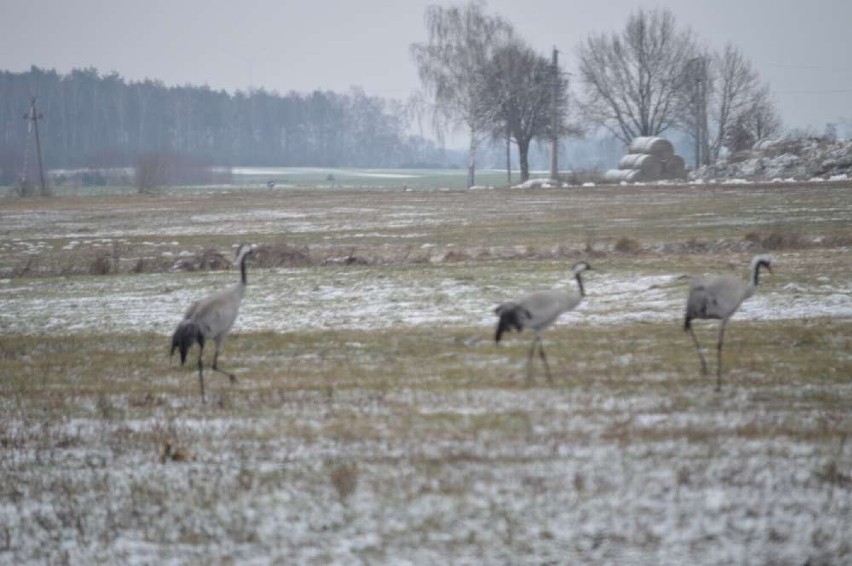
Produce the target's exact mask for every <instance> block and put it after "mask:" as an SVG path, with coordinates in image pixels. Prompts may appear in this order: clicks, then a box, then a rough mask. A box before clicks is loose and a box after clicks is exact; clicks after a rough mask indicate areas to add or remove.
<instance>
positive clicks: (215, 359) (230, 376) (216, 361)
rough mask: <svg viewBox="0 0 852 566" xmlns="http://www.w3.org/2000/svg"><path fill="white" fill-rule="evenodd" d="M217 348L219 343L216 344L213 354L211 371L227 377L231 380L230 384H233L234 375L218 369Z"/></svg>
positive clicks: (235, 379) (235, 377) (235, 378)
mask: <svg viewBox="0 0 852 566" xmlns="http://www.w3.org/2000/svg"><path fill="white" fill-rule="evenodd" d="M219 347H220V343H219V342H216V351H215V352H213V369H214V370H215V371H218V372H219V373H223V374H225V375H227V376H228V378H229V379H230V380H231V383H234V382H235V381H237V376H236V375H234V374H232V373H229V372H227V371H225V370H221V369H219Z"/></svg>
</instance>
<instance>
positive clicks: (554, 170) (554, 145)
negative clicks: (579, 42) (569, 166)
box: [550, 47, 559, 179]
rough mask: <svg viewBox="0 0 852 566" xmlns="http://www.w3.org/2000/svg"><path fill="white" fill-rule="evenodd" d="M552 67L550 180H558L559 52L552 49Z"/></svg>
mask: <svg viewBox="0 0 852 566" xmlns="http://www.w3.org/2000/svg"><path fill="white" fill-rule="evenodd" d="M551 62H552V65H553V70H552V73H553V74H552V76H551V80H552V81H553V85H552V88H553V91H552V96H553V101H552V105H553V107H552V108H551V111H552V113H553V114H552V115H551V123H550V178H551V179H559V51H558V50H557V49H556V47H554V48H553V58H552V60H551Z"/></svg>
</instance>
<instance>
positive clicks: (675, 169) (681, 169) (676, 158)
mask: <svg viewBox="0 0 852 566" xmlns="http://www.w3.org/2000/svg"><path fill="white" fill-rule="evenodd" d="M660 176H661V177H662V178H663V179H685V178H686V161H684V159H683V157H681V156H680V155H672V156H671V157H670V158H668V159H666V160H665V161H664V162H663V168H662V172H661V174H660Z"/></svg>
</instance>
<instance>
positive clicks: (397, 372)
mask: <svg viewBox="0 0 852 566" xmlns="http://www.w3.org/2000/svg"><path fill="white" fill-rule="evenodd" d="M849 217H852V189H849V188H843V187H837V186H834V187H795V186H784V187H779V188H777V189H767V188H754V187H732V186H725V187H709V186H708V187H705V188H700V189H699V188H695V187H692V188H677V187H660V188H654V187H643V188H641V189H630V188H624V187H618V188H606V189H604V188H586V189H582V190H581V189H571V190H569V191H559V190H531V191H474V192H472V193H452V192H451V193H446V192H438V191H435V192H417V193H403V192H398V193H390V192H388V191H386V190H384V191H377V192H375V193H373V192H370V191H364V192H356V193H350V192H347V191H334V190H330V189H327V190H323V191H317V192H314V193H312V192H310V191H304V192H293V193H292V194H287V195H286V197H282V196H281V194H280V193H275V192H268V193H267V192H263V191H257V190H254V191H251V193H250V194H247V195H241V194H239V192H238V191H232V192H230V193H223V192H222V191H219V192H216V193H212V192H211V193H205V192H203V191H200V192H197V193H192V194H186V195H179V196H176V195H161V196H153V197H151V196H145V197H134V196H128V197H115V198H113V199H111V200H110V199H106V200H95V199H55V200H52V201H38V202H31V203H27V202H22V201H0V223H2V226H3V230H4V232H3V237H2V239H0V273H2V274H3V275H2V277H3V278H2V279H0V373H2V379H0V415H1V416H0V483H2V485H3V488H2V490H0V494H2V495H0V563H9V564H20V563H28V562H37V563H41V562H48V563H65V562H68V563H75V564H77V563H131V564H135V563H146V564H147V563H173V564H179V563H180V564H185V563H205V562H213V563H240V564H244V563H247V564H265V563H270V562H282V563H298V564H302V563H310V564H328V563H334V564H355V563H389V564H435V563H458V564H495V563H497V564H542V563H559V564H564V563H594V564H683V563H686V562H691V563H698V564H770V563H771V564H804V563H809V564H843V563H852V542H850V540H852V539H850V537H849V533H850V532H852V452H850V447H849V446H848V442H847V438H848V437H849V436H850V434H852V409H850V407H852V269H850V267H849V265H850V263H849V259H848V258H849V252H850V249H849V246H850V242H852V233H850V232H852V229H850V226H849V222H848V218H849ZM285 237H286V241H287V242H288V244H290V245H292V246H293V247H294V249H300V250H301V249H304V250H306V255H307V256H309V257H310V259H311V261H310V262H309V263H308V264H307V265H301V266H289V267H288V266H275V267H269V266H267V267H264V266H259V265H252V266H250V268H249V284H250V287H249V290H248V292H247V295H246V298H245V302H244V305H243V311H242V313H241V316H240V318H239V320H238V322H237V324H236V327H235V328H234V332H233V335H232V336H231V337H230V338H229V339H228V341H227V342H226V345H225V350H224V352H223V354H222V357H221V359H220V363H221V364H222V365H223V366H224V367H225V368H227V369H229V370H233V371H235V372H236V373H237V375H238V377H239V379H238V381H237V383H236V384H235V385H234V386H231V385H229V384H228V382H227V378H225V377H223V376H221V375H218V374H215V373H213V372H209V371H208V373H207V376H206V381H207V386H208V397H209V403H208V404H207V405H202V404H201V403H200V400H199V396H198V389H197V380H196V376H195V371H194V369H192V368H191V367H187V368H182V369H181V368H178V367H177V365H176V364H174V363H172V364H171V365H170V364H169V359H168V356H167V346H168V334H169V333H170V332H171V331H172V329H173V328H174V325H175V324H176V322H177V321H178V319H179V318H180V316H181V314H182V312H183V310H184V309H185V307H186V306H187V305H188V304H189V303H190V301H192V300H193V299H194V298H197V297H199V296H202V295H204V294H205V293H208V292H210V291H213V290H215V289H219V288H221V287H223V286H225V285H229V284H231V283H232V282H234V281H235V280H236V277H237V274H236V272H235V271H233V270H218V271H195V272H187V271H180V270H177V269H178V268H177V267H176V266H179V265H182V264H181V263H180V262H181V261H184V260H190V259H193V258H196V257H198V256H199V254H200V253H201V251H202V250H205V249H209V248H214V249H218V250H219V251H221V252H222V253H223V254H225V255H227V254H228V253H229V250H230V247H231V245H232V244H234V243H235V242H237V241H246V240H250V241H254V242H256V243H258V244H261V245H269V246H274V245H280V241H281V239H282V238H285ZM761 246H775V247H774V248H773V249H770V250H768V251H769V252H770V253H772V254H773V257H774V264H773V267H774V274H772V275H768V274H766V275H764V276H763V277H762V279H761V283H762V285H761V288H760V289H759V290H758V292H757V294H756V295H755V296H754V297H753V298H752V299H750V300H749V301H748V302H747V303H745V304H744V306H743V308H742V310H741V311H740V312H739V313H738V314H737V316H736V317H735V319H734V321H733V322H732V324H731V326H730V328H729V331H728V342H727V345H726V351H725V378H724V381H725V388H724V390H723V392H722V393H714V392H713V383H712V381H713V378H711V377H702V376H701V375H700V374H699V372H698V371H697V370H698V363H697V359H696V356H695V353H694V351H693V349H692V344H691V341H690V340H689V337H688V335H686V334H684V333H683V331H682V328H681V326H682V321H681V309H682V306H683V302H684V299H685V294H686V289H687V286H688V278H687V275H689V274H701V273H704V272H709V271H727V272H734V273H740V274H741V275H743V276H744V275H745V271H744V270H745V266H746V265H747V263H748V259H749V257H750V256H751V255H752V254H753V253H756V252H758V251H767V250H764V249H762V248H760V247H761ZM619 250H621V251H619ZM355 256H357V257H358V258H362V259H363V262H362V263H363V264H359V263H355V264H353V265H346V264H345V262H341V261H338V258H339V257H344V258H345V257H355ZM98 258H101V259H103V258H107V259H108V260H109V261H112V262H113V263H112V264H109V265H111V267H110V269H109V270H108V273H109V274H107V275H89V274H88V269H89V264H90V263H91V262H93V260H95V259H98ZM260 259H261V258H260V257H258V261H260ZM579 259H584V260H587V261H589V262H590V263H591V264H592V265H593V266H594V268H595V270H594V271H592V272H589V273H588V276H587V277H586V279H585V281H586V288H587V291H588V297H587V301H586V302H585V303H584V304H583V305H582V306H581V308H580V309H578V310H577V311H576V312H573V313H569V314H567V315H565V316H564V317H563V318H562V319H561V320H560V323H559V324H558V325H557V327H556V328H554V329H552V330H550V331H549V332H548V333H546V334H545V347H546V348H547V352H548V358H549V359H550V364H551V367H552V368H553V369H554V373H555V377H556V379H555V382H554V383H553V384H548V383H547V382H546V381H545V380H544V379H543V376H541V374H540V373H539V374H538V376H537V377H536V379H534V380H533V382H531V383H529V382H526V381H525V379H524V375H525V365H524V364H525V361H526V350H527V346H528V342H527V338H528V337H527V336H522V337H521V338H515V337H514V336H513V337H512V338H511V339H510V340H508V341H507V342H505V343H503V344H501V345H500V346H499V347H498V346H495V345H494V344H493V342H492V336H493V334H492V333H493V324H494V322H495V320H494V316H493V312H492V311H493V307H494V305H495V304H496V303H497V302H499V301H502V300H505V299H507V298H511V297H513V296H517V295H518V294H521V293H523V292H526V291H528V290H531V289H535V288H549V287H553V286H566V285H572V284H573V283H572V282H571V281H570V280H569V279H568V276H567V274H568V270H569V268H570V265H571V263H573V262H574V261H577V260H579ZM142 265H144V266H148V267H147V268H146V269H135V267H134V266H142ZM698 326H699V334H700V336H701V338H702V340H703V341H705V343H706V344H707V345H712V344H713V338H714V329H715V326H714V325H712V324H709V323H708V324H700V325H698ZM711 354H712V351H711ZM713 357H714V356H713V355H710V358H713ZM189 365H190V366H191V365H192V364H189ZM537 371H539V372H540V369H539V368H537Z"/></svg>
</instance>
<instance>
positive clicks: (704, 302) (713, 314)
mask: <svg viewBox="0 0 852 566" xmlns="http://www.w3.org/2000/svg"><path fill="white" fill-rule="evenodd" d="M771 261H772V259H771V258H770V257H769V256H768V255H758V256H755V257H754V258H753V259H752V260H751V278H750V279H749V280H746V281H743V280H742V279H740V278H739V277H735V276H733V275H720V276H716V277H710V278H706V279H696V280H694V281H693V282H692V285H691V286H690V288H689V297H688V298H687V300H686V317H685V321H684V325H683V329H684V330H688V331H689V333H690V334H692V340H693V342H695V351H696V352H698V357H699V358H700V359H701V374H702V375H707V373H708V372H707V361H706V360H705V359H704V355H703V354H702V353H701V345H700V344H699V343H698V337H697V336H695V331H693V330H692V321H693V320H695V319H719V320H721V321H722V324H721V325H720V327H719V341H718V343H717V344H716V352H717V353H716V391H721V390H722V342H723V341H724V339H725V328H726V327H727V326H728V321H730V320H731V317H732V316H734V313H736V312H737V310H738V309H739V308H740V305H741V304H742V303H743V301H745V300H746V299H748V298H749V297H751V296H752V295H753V294H754V292H755V291H756V290H757V285H758V282H759V279H760V269H761V268H766V270H767V271H769V273H772V266H771Z"/></svg>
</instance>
